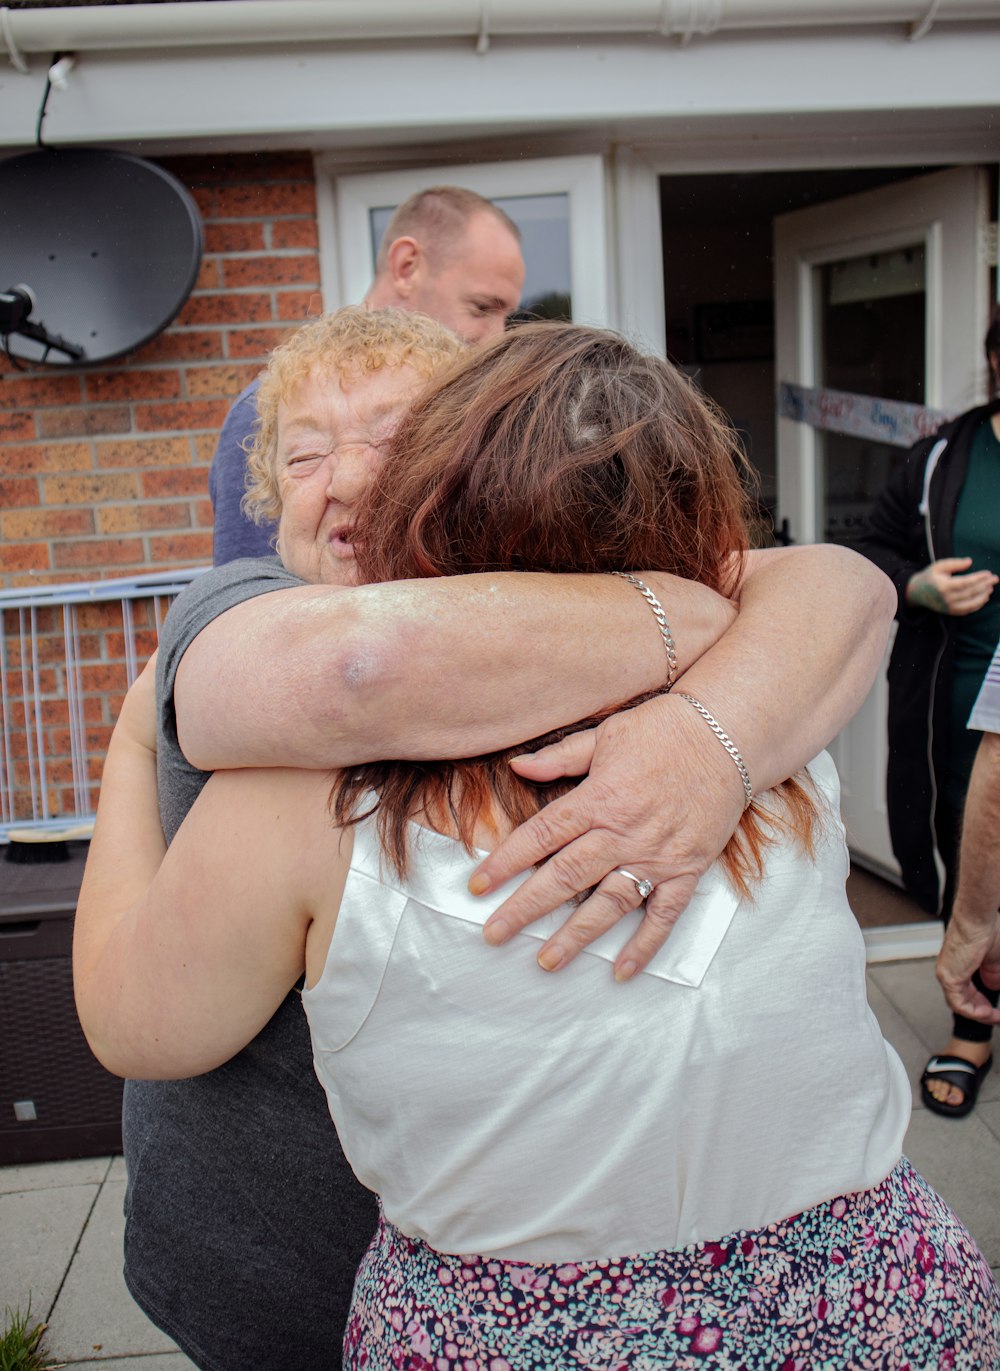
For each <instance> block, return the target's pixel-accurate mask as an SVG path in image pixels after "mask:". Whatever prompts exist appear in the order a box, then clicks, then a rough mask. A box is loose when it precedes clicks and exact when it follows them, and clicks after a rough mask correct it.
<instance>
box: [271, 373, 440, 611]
mask: <svg viewBox="0 0 1000 1371" xmlns="http://www.w3.org/2000/svg"><path fill="white" fill-rule="evenodd" d="M426 384H427V382H426V380H425V379H424V378H423V377H422V376H421V375H420V374H419V373H418V372H416V371H414V370H413V369H412V368H411V367H408V366H402V367H382V368H381V370H379V371H375V372H370V373H366V374H364V375H363V376H361V377H359V378H358V379H357V380H352V381H351V382H350V383H349V384H348V385H347V386H343V385H341V382H340V378H339V376H338V375H337V374H336V373H333V374H331V373H329V372H323V371H319V370H316V371H313V373H312V374H311V375H310V376H309V378H308V380H306V381H304V382H303V384H302V385H301V386H299V387H298V389H297V390H295V391H293V393H292V395H291V396H290V397H289V399H288V400H287V401H285V402H283V403H282V404H281V405H280V406H279V408H278V440H277V477H278V487H279V489H280V491H281V518H280V520H279V523H278V552H279V553H280V555H281V559H282V561H283V562H284V564H285V566H286V567H287V568H288V570H289V571H292V572H294V573H295V575H296V576H300V577H301V578H302V579H303V580H304V581H309V582H312V583H314V584H323V585H356V584H357V572H356V568H355V563H354V546H353V543H352V520H353V515H354V509H355V507H356V505H357V502H358V500H359V498H360V496H361V495H362V493H363V492H364V490H365V489H366V487H367V485H368V482H369V481H370V480H371V477H372V475H373V473H374V471H375V468H376V465H377V463H378V462H379V461H380V460H381V458H382V456H383V454H384V452H385V449H386V446H387V444H388V442H389V439H390V438H391V437H392V434H393V431H394V430H395V428H396V425H397V424H398V423H399V420H400V419H401V418H402V416H403V415H404V414H405V413H406V411H407V410H408V409H409V407H410V405H411V404H412V403H413V401H414V399H415V398H416V396H417V395H418V394H419V392H420V391H421V390H422V389H423V387H424V386H425V385H426Z"/></svg>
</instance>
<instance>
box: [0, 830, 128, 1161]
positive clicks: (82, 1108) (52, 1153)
mask: <svg viewBox="0 0 1000 1371" xmlns="http://www.w3.org/2000/svg"><path fill="white" fill-rule="evenodd" d="M67 847H68V850H69V858H68V860H66V861H62V862H54V863H45V864H34V863H33V864H30V865H24V866H22V865H17V864H14V863H11V862H8V861H5V860H3V858H2V856H0V1166H8V1165H11V1164H13V1163H15V1162H42V1161H61V1160H64V1159H66V1158H70V1157H94V1156H101V1155H104V1154H107V1153H111V1152H120V1151H121V1145H122V1144H121V1102H122V1082H121V1081H120V1080H119V1079H118V1078H117V1077H116V1076H112V1075H111V1074H110V1073H109V1072H107V1071H105V1070H104V1068H103V1067H102V1066H101V1065H100V1063H99V1062H98V1061H97V1059H96V1058H95V1057H94V1055H93V1053H92V1052H91V1051H90V1048H89V1047H88V1046H87V1043H86V1040H85V1038H84V1036H83V1032H82V1030H81V1029H80V1025H79V1023H78V1022H77V1017H76V1009H75V1006H74V1004H73V978H72V967H71V961H70V954H71V947H72V934H73V914H74V911H75V909H76V897H77V894H78V892H79V889H80V879H81V877H82V875H83V864H84V861H85V859H86V850H87V844H86V843H84V842H79V843H69V844H67ZM2 851H3V849H0V852H2Z"/></svg>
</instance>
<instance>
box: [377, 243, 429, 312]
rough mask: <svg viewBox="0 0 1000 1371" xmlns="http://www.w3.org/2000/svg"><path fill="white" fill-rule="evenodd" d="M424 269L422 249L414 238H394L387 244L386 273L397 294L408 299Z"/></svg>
mask: <svg viewBox="0 0 1000 1371" xmlns="http://www.w3.org/2000/svg"><path fill="white" fill-rule="evenodd" d="M425 269H426V263H425V260H424V254H423V250H422V249H421V247H420V244H419V243H418V242H417V240H416V239H415V238H396V239H394V240H393V241H392V242H391V243H390V244H389V251H388V253H387V254H386V274H387V275H388V277H389V279H390V281H391V282H392V285H393V288H394V290H395V292H396V294H397V295H399V296H401V297H403V298H404V299H409V297H410V296H411V295H412V294H413V291H414V288H415V286H416V285H417V282H418V279H419V277H420V274H421V272H422V271H424V270H425Z"/></svg>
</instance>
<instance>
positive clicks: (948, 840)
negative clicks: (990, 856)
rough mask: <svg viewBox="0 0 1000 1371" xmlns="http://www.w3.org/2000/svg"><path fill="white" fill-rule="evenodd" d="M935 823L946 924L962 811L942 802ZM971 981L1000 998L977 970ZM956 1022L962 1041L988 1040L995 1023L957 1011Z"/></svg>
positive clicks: (990, 996)
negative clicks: (968, 1016)
mask: <svg viewBox="0 0 1000 1371" xmlns="http://www.w3.org/2000/svg"><path fill="white" fill-rule="evenodd" d="M934 824H935V828H936V830H937V840H938V850H939V852H940V853H941V858H942V860H943V861H944V866H945V882H944V897H943V899H942V902H941V917H942V918H943V919H944V922H945V927H947V925H948V920H949V919H950V918H951V909H952V905H953V904H954V902H955V887H956V886H957V885H958V852H959V846H960V844H961V838H962V814H961V811H960V810H957V809H952V808H951V806H950V805H946V804H944V803H943V802H942V803H939V804H938V807H937V812H936V813H935V815H934ZM972 984H973V985H974V986H975V987H976V989H977V990H981V991H982V992H983V994H984V995H985V996H986V998H987V999H988V1000H989V1002H990V1004H991V1005H993V1006H994V1008H995V1007H996V1004H997V1001H998V1000H1000V990H990V989H989V988H988V987H987V986H985V985H983V982H982V980H981V979H980V976H979V972H978V971H977V972H976V974H975V975H974V976H973V978H972ZM953 1022H954V1028H953V1029H952V1032H953V1034H954V1036H955V1037H956V1038H961V1039H962V1041H963V1042H967V1043H988V1042H989V1041H990V1040H991V1039H992V1037H993V1025H992V1024H988V1023H980V1022H979V1020H978V1019H966V1018H965V1017H964V1016H963V1015H962V1014H955V1015H954V1016H953Z"/></svg>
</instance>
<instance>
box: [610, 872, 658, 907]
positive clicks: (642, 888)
mask: <svg viewBox="0 0 1000 1371" xmlns="http://www.w3.org/2000/svg"><path fill="white" fill-rule="evenodd" d="M615 871H616V872H617V874H618V875H619V876H627V877H628V878H629V880H630V881H631V882H632V884H633V885H634V886H635V888H636V891H637V893H638V895H639V899H640V900H648V899H649V897H650V895H652V893H653V882H652V881H644V880H643V879H642V877H641V876H633V875H632V873H631V871H626V870H625V868H624V867H623V866H616V867H615Z"/></svg>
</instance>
